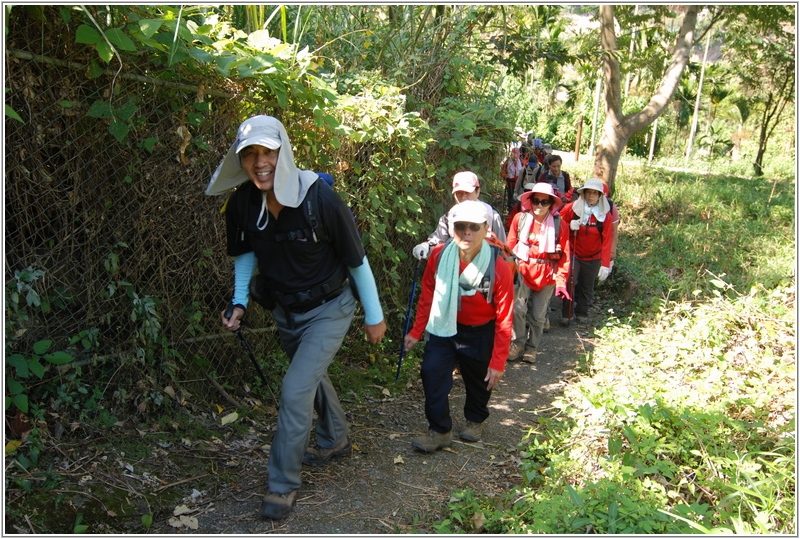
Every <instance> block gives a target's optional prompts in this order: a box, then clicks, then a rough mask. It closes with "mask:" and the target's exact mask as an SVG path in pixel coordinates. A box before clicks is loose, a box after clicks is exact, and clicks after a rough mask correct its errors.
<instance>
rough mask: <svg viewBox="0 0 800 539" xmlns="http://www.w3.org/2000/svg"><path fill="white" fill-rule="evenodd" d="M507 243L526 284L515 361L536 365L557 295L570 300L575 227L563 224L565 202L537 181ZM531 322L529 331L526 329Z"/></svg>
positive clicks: (518, 309) (517, 318) (518, 310)
mask: <svg viewBox="0 0 800 539" xmlns="http://www.w3.org/2000/svg"><path fill="white" fill-rule="evenodd" d="M520 203H521V207H522V211H521V212H519V213H518V214H516V215H515V216H514V219H513V220H512V221H511V226H510V228H509V229H508V238H507V240H506V244H507V245H508V247H509V248H510V249H511V250H512V251H514V254H515V255H517V258H518V259H519V260H518V263H519V272H520V275H522V278H523V285H521V286H520V289H519V290H518V291H517V295H516V298H515V302H514V336H513V342H512V343H511V349H510V350H509V356H508V360H509V361H515V360H517V359H520V356H521V359H522V360H523V361H525V362H528V363H533V361H534V360H535V359H536V350H537V349H538V348H539V344H540V342H541V340H542V333H543V331H544V323H545V317H546V316H547V306H548V304H549V303H550V298H551V297H552V296H553V292H555V294H556V296H558V297H561V298H566V299H569V297H570V296H569V292H567V276H568V275H569V252H568V250H569V227H568V226H560V225H561V219H560V217H559V216H558V213H557V211H558V209H559V208H560V207H561V204H562V202H561V198H560V197H559V196H558V195H557V193H556V192H555V191H554V190H553V186H552V185H551V184H549V183H537V184H536V185H534V186H533V190H532V191H529V192H527V193H525V194H523V195H522V197H520ZM526 322H527V327H526Z"/></svg>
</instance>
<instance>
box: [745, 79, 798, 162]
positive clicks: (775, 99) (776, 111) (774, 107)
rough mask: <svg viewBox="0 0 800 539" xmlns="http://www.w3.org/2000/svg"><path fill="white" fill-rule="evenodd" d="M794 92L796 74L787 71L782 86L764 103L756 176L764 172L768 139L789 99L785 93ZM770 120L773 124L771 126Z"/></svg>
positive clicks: (771, 93) (770, 94)
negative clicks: (785, 96) (787, 90)
mask: <svg viewBox="0 0 800 539" xmlns="http://www.w3.org/2000/svg"><path fill="white" fill-rule="evenodd" d="M787 87H788V88H789V92H788V94H787V93H785V92H786V89H787ZM793 92H794V74H790V73H787V75H786V77H785V78H784V79H783V81H782V84H781V86H780V88H778V89H777V90H776V91H775V92H770V93H769V97H768V98H767V103H766V104H765V105H764V117H763V119H762V122H761V130H760V132H759V135H758V153H756V160H755V162H754V163H753V172H754V173H755V175H756V177H759V176H762V175H763V174H764V154H765V153H766V152H767V141H769V138H770V137H771V136H772V132H773V131H774V130H775V126H777V125H778V123H779V122H780V120H781V116H782V115H783V109H784V108H785V107H786V103H787V102H788V99H786V98H784V97H783V96H784V95H791V94H792V93H793ZM770 122H772V125H771V126H770Z"/></svg>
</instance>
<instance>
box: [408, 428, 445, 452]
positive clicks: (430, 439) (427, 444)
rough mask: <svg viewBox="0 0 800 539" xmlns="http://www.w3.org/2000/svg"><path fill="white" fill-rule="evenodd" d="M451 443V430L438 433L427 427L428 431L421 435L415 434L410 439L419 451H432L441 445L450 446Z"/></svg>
mask: <svg viewBox="0 0 800 539" xmlns="http://www.w3.org/2000/svg"><path fill="white" fill-rule="evenodd" d="M452 443H453V431H452V430H451V431H449V432H445V433H444V434H439V433H438V432H436V431H435V430H433V429H428V432H427V433H425V434H423V435H422V436H417V437H416V438H414V439H413V440H411V445H412V446H414V447H415V448H416V449H419V450H420V451H425V452H426V453H432V452H434V451H437V450H439V449H441V448H443V447H450V446H451V445H452Z"/></svg>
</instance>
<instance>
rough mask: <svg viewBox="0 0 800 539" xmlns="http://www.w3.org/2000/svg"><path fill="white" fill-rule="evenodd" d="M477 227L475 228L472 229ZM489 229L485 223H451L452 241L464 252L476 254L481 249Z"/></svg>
mask: <svg viewBox="0 0 800 539" xmlns="http://www.w3.org/2000/svg"><path fill="white" fill-rule="evenodd" d="M474 229H477V230H474ZM488 231H489V226H488V225H487V224H486V223H481V224H478V223H465V222H456V223H453V241H455V242H456V246H457V247H458V248H459V249H461V250H462V251H464V253H465V254H470V255H473V256H474V255H476V254H478V251H480V250H481V245H482V243H483V239H484V238H485V237H486V233H487V232H488Z"/></svg>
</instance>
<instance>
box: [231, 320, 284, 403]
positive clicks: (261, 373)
mask: <svg viewBox="0 0 800 539" xmlns="http://www.w3.org/2000/svg"><path fill="white" fill-rule="evenodd" d="M233 308H234V307H233V305H231V306H230V307H228V310H227V311H225V318H226V319H228V320H230V319H231V316H233ZM244 325H245V322H244V320H242V321H241V323H240V325H239V329H237V330H236V331H234V332H233V333H234V335H238V336H239V342H240V343H241V345H242V348H244V351H245V353H246V354H247V357H249V358H250V361H252V362H253V366H254V367H255V368H256V371H258V376H259V377H260V378H261V381H262V382H264V385H265V386H266V387H267V389H268V390H269V394H270V395H272V400H273V401H275V408H279V407H280V406H279V405H278V399H276V398H275V394H274V393H273V392H272V388H271V387H269V382H267V377H266V376H264V371H262V370H261V365H259V364H258V361H256V356H255V354H254V353H253V351H252V350H251V349H250V345H248V344H247V341H246V340H245V339H244V335H243V334H242V328H243V327H244Z"/></svg>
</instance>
